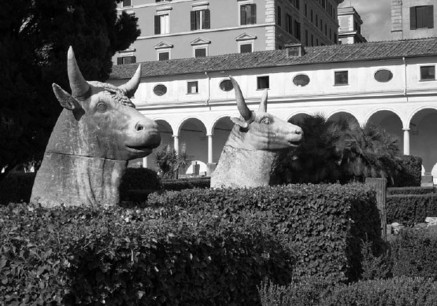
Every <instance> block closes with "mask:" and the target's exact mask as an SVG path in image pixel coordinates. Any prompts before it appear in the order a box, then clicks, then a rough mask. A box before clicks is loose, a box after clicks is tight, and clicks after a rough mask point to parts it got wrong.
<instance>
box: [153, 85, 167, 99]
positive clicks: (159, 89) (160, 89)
mask: <svg viewBox="0 0 437 306" xmlns="http://www.w3.org/2000/svg"><path fill="white" fill-rule="evenodd" d="M153 93H154V94H155V95H157V96H163V95H165V94H166V93H167V87H166V86H165V85H162V84H158V85H156V86H155V87H154V88H153Z"/></svg>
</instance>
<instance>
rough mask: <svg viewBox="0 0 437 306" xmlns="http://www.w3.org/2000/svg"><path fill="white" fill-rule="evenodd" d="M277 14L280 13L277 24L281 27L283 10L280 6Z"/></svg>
mask: <svg viewBox="0 0 437 306" xmlns="http://www.w3.org/2000/svg"><path fill="white" fill-rule="evenodd" d="M277 13H278V17H277V20H276V22H277V24H278V26H281V25H282V9H281V7H280V6H279V5H278V11H277Z"/></svg>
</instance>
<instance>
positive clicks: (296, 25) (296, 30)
mask: <svg viewBox="0 0 437 306" xmlns="http://www.w3.org/2000/svg"><path fill="white" fill-rule="evenodd" d="M294 36H295V37H296V38H297V39H299V40H300V22H298V21H297V20H295V21H294Z"/></svg>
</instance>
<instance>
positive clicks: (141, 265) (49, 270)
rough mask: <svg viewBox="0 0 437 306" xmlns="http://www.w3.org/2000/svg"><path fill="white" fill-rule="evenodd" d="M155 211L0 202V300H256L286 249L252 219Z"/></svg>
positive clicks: (287, 256)
mask: <svg viewBox="0 0 437 306" xmlns="http://www.w3.org/2000/svg"><path fill="white" fill-rule="evenodd" d="M168 217H169V216H168V215H166V212H165V211H163V210H162V209H157V210H154V209H146V210H123V209H121V208H114V207H113V208H108V209H103V208H99V209H95V208H94V209H93V208H71V209H63V208H59V209H53V210H45V209H41V208H37V207H34V206H32V205H21V204H18V205H9V206H7V207H3V208H0V241H2V244H1V246H0V268H1V272H2V273H1V275H0V305H13V304H20V305H34V304H41V305H43V304H44V305H47V304H50V303H52V302H53V303H57V304H64V305H82V304H85V305H103V304H109V305H259V304H260V302H259V296H258V294H257V288H256V286H257V285H259V284H260V282H261V280H262V279H264V278H265V277H268V278H269V279H272V280H273V281H274V282H275V283H277V284H282V285H284V284H286V283H289V282H290V281H291V273H292V268H293V262H294V257H293V252H292V251H291V249H290V248H289V247H288V246H287V245H286V244H284V242H283V241H278V239H277V238H275V237H273V236H272V235H271V234H270V231H269V230H267V229H265V227H264V226H263V225H262V224H259V223H257V221H256V220H255V219H250V218H249V219H247V221H246V222H242V223H239V224H238V225H237V224H234V223H231V222H229V221H228V220H226V219H224V218H222V217H221V216H217V215H211V214H209V215H205V214H186V213H184V212H182V211H180V212H179V213H177V214H176V213H174V214H173V215H172V217H174V218H173V219H169V218H168Z"/></svg>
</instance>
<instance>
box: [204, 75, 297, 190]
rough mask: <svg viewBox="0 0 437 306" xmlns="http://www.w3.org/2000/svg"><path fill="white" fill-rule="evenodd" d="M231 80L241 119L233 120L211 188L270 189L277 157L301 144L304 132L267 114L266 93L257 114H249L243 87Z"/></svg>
mask: <svg viewBox="0 0 437 306" xmlns="http://www.w3.org/2000/svg"><path fill="white" fill-rule="evenodd" d="M230 79H231V82H232V85H233V86H234V90H235V98H236V100H237V107H238V110H239V112H240V115H241V117H240V118H231V120H232V122H234V127H233V128H232V131H231V133H230V135H229V138H228V140H227V142H226V144H225V146H224V148H223V151H222V154H221V155H220V159H219V161H218V165H217V168H216V169H215V171H214V172H213V173H212V175H211V187H213V188H221V187H233V188H239V187H258V186H267V185H269V184H270V183H271V175H272V172H273V170H274V169H273V168H274V162H275V160H276V158H277V156H278V154H279V153H280V151H281V150H284V149H287V148H290V147H295V146H297V145H298V144H299V143H300V141H301V139H302V136H303V132H302V129H301V128H300V127H298V126H296V125H293V124H291V123H289V122H286V121H284V120H281V119H279V118H278V117H276V116H273V115H272V114H269V113H267V90H265V92H264V94H263V96H262V98H261V103H260V106H259V109H258V111H257V112H253V111H250V110H249V108H248V107H247V105H246V102H245V101H244V97H243V94H242V93H241V89H240V86H239V85H238V83H237V82H236V81H235V79H234V78H232V77H230Z"/></svg>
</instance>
